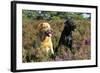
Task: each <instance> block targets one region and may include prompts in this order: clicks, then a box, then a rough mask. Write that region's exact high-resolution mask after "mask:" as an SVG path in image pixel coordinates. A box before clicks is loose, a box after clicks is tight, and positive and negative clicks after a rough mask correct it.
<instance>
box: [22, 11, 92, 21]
mask: <svg viewBox="0 0 100 73" xmlns="http://www.w3.org/2000/svg"><path fill="white" fill-rule="evenodd" d="M22 14H23V17H24V18H29V19H32V20H35V19H37V20H40V19H43V20H60V19H69V18H71V19H75V20H83V19H88V20H90V19H91V14H90V13H74V12H56V11H39V10H37V11H32V10H23V12H22Z"/></svg>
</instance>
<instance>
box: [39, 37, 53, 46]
mask: <svg viewBox="0 0 100 73" xmlns="http://www.w3.org/2000/svg"><path fill="white" fill-rule="evenodd" d="M51 46H52V42H51V38H50V37H46V38H45V39H44V40H43V41H42V42H41V47H44V48H50V47H51Z"/></svg>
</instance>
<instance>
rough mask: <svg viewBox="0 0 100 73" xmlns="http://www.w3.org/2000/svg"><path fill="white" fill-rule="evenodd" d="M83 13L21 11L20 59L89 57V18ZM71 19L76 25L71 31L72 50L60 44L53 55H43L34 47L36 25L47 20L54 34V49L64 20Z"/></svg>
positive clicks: (36, 60)
mask: <svg viewBox="0 0 100 73" xmlns="http://www.w3.org/2000/svg"><path fill="white" fill-rule="evenodd" d="M83 14H84V13H72V12H49V11H31V10H23V12H22V15H23V16H22V18H23V19H22V24H23V25H22V37H23V39H22V44H23V46H22V47H23V49H22V60H23V62H24V63H26V62H44V61H64V60H66V61H67V60H84V59H90V58H91V56H90V55H91V47H90V43H89V42H88V41H90V40H91V23H90V18H91V17H86V18H84V16H83ZM69 18H71V19H73V20H74V23H75V25H76V29H75V31H73V33H72V36H73V52H74V53H72V52H71V51H70V49H69V48H67V47H64V46H61V47H59V48H60V49H59V50H58V52H56V53H55V54H54V55H51V54H49V55H45V53H44V52H43V51H41V50H40V49H36V46H37V44H36V39H37V32H38V30H37V25H38V24H39V23H41V22H44V21H45V22H48V23H49V24H50V26H51V28H52V29H53V32H54V35H53V37H52V42H53V46H54V49H55V48H56V47H57V45H58V42H59V39H60V35H61V33H62V30H63V27H64V22H65V21H66V20H67V19H69Z"/></svg>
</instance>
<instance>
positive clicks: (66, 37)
mask: <svg viewBox="0 0 100 73" xmlns="http://www.w3.org/2000/svg"><path fill="white" fill-rule="evenodd" d="M75 28H76V26H75V24H74V22H73V20H71V19H68V20H66V21H65V23H64V29H63V31H62V33H61V37H60V40H59V43H58V46H57V48H58V47H59V46H61V45H64V46H66V47H68V48H70V50H71V49H72V42H73V40H72V31H74V29H75ZM57 48H56V51H57Z"/></svg>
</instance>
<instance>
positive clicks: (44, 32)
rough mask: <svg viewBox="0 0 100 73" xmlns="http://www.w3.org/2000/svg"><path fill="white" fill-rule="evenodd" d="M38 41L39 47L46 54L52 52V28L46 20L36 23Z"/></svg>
mask: <svg viewBox="0 0 100 73" xmlns="http://www.w3.org/2000/svg"><path fill="white" fill-rule="evenodd" d="M38 31H39V32H38V42H39V44H40V49H41V50H42V51H45V52H46V53H47V54H48V53H52V54H54V51H53V44H52V40H51V37H52V29H51V27H50V24H49V23H47V22H43V23H40V24H39V25H38Z"/></svg>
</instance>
